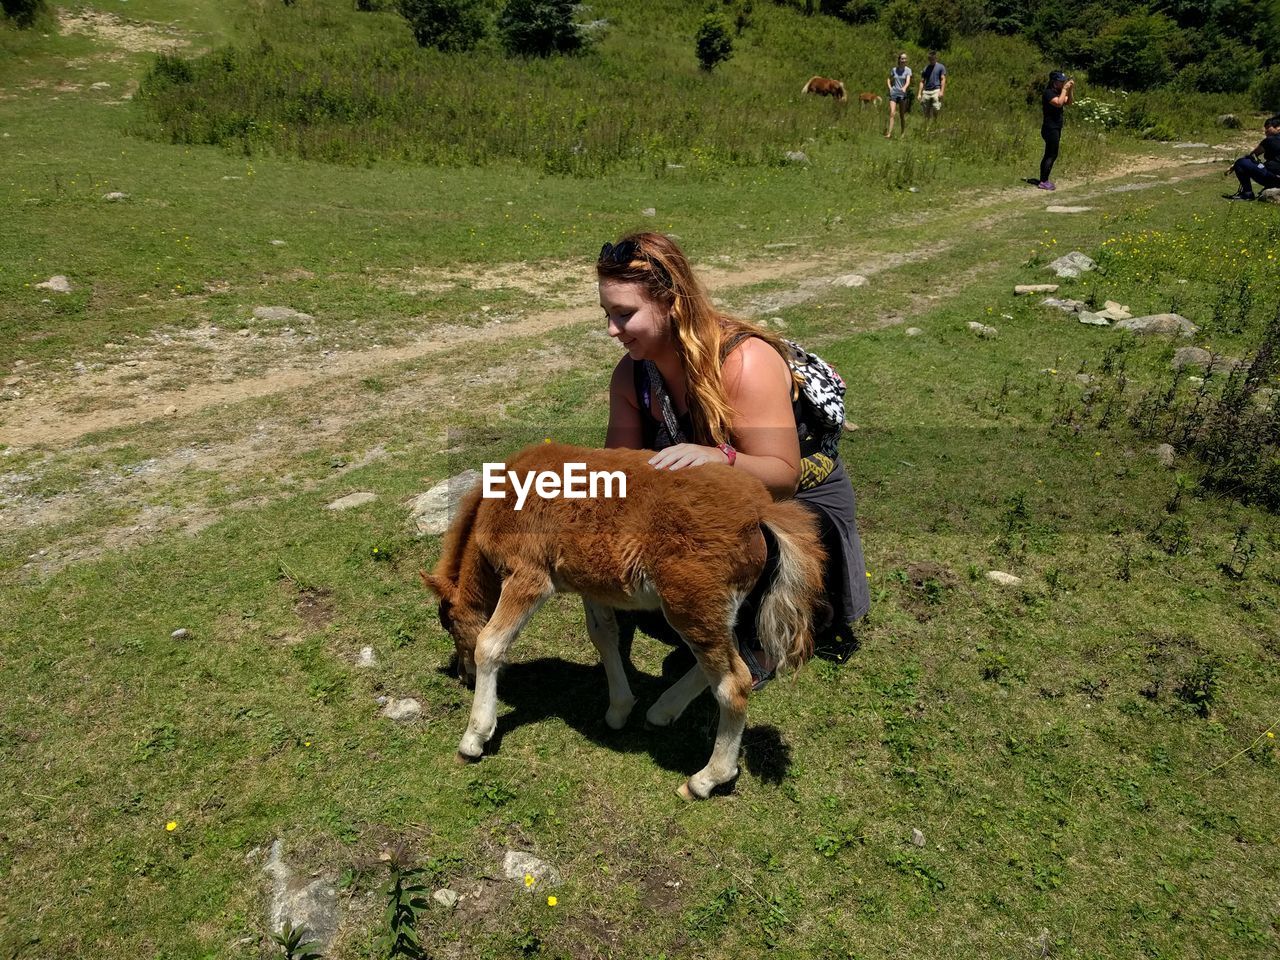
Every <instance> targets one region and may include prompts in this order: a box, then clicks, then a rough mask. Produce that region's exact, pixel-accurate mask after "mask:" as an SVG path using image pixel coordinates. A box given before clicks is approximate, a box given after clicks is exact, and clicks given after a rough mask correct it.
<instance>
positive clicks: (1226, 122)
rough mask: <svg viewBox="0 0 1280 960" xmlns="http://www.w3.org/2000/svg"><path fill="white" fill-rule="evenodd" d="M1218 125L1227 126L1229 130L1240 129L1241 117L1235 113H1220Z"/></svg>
mask: <svg viewBox="0 0 1280 960" xmlns="http://www.w3.org/2000/svg"><path fill="white" fill-rule="evenodd" d="M1218 126H1220V127H1226V128H1227V129H1228V130H1239V129H1240V118H1239V117H1237V116H1236V115H1235V114H1234V113H1223V114H1219V115H1218Z"/></svg>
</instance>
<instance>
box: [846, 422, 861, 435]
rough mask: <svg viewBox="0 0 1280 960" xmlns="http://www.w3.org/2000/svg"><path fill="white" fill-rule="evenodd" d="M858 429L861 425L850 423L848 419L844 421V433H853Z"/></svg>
mask: <svg viewBox="0 0 1280 960" xmlns="http://www.w3.org/2000/svg"><path fill="white" fill-rule="evenodd" d="M860 429H861V427H859V426H858V425H857V424H856V423H850V422H849V421H848V420H846V421H845V422H844V432H845V433H853V432H854V431H855V430H860Z"/></svg>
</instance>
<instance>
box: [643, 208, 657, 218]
mask: <svg viewBox="0 0 1280 960" xmlns="http://www.w3.org/2000/svg"><path fill="white" fill-rule="evenodd" d="M657 215H658V208H657V207H645V208H644V209H643V210H641V211H640V216H642V217H656V216H657Z"/></svg>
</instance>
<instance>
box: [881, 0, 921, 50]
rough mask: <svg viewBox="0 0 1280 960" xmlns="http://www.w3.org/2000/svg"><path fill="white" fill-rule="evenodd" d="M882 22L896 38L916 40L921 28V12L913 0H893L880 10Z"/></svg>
mask: <svg viewBox="0 0 1280 960" xmlns="http://www.w3.org/2000/svg"><path fill="white" fill-rule="evenodd" d="M880 22H881V23H883V24H884V25H885V26H886V27H887V28H888V29H889V32H890V33H891V34H893V37H894V39H895V40H915V38H916V34H917V33H918V32H919V30H920V12H919V8H917V7H916V5H915V4H914V3H912V2H911V0H891V2H890V3H889V4H888V5H886V6H885V7H884V8H883V9H882V10H881V11H880Z"/></svg>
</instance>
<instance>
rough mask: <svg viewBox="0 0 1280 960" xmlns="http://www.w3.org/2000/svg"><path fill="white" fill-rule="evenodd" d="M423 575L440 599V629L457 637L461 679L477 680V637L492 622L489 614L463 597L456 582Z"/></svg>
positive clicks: (454, 643) (427, 574) (456, 651)
mask: <svg viewBox="0 0 1280 960" xmlns="http://www.w3.org/2000/svg"><path fill="white" fill-rule="evenodd" d="M420 575H421V577H422V582H423V583H425V584H426V585H427V588H428V589H429V590H431V592H432V593H434V594H435V595H436V596H437V597H439V598H440V603H439V605H438V606H437V607H436V613H437V614H438V615H439V617H440V626H442V627H444V629H445V632H446V633H448V634H449V636H451V637H453V649H454V652H455V654H456V664H457V668H458V676H459V677H460V678H461V679H463V680H474V679H475V677H476V637H478V636H479V635H480V631H481V630H482V629H484V625H485V624H486V623H488V622H489V614H488V613H486V612H485V611H484V610H482V609H481V608H480V607H478V606H476V605H475V604H472V603H467V602H465V601H464V600H463V599H462V598H460V596H459V592H458V585H457V584H456V583H454V582H452V581H450V580H447V579H445V578H444V577H441V576H438V575H435V574H430V573H427V572H426V571H425V570H424V571H422V572H421V574H420Z"/></svg>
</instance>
